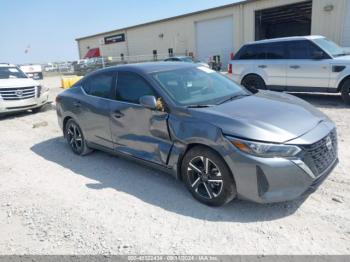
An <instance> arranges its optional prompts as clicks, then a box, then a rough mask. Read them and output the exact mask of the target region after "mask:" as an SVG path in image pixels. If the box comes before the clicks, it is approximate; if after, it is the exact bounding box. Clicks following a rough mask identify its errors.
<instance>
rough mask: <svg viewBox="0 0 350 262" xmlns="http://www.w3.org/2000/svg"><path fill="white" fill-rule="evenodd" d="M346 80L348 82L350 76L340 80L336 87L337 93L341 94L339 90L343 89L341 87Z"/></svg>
mask: <svg viewBox="0 0 350 262" xmlns="http://www.w3.org/2000/svg"><path fill="white" fill-rule="evenodd" d="M347 80H350V75H347V76H345V77H344V78H343V79H342V80H340V82H339V84H338V87H337V91H338V92H341V89H342V88H343V85H344V83H345V82H346V81H347Z"/></svg>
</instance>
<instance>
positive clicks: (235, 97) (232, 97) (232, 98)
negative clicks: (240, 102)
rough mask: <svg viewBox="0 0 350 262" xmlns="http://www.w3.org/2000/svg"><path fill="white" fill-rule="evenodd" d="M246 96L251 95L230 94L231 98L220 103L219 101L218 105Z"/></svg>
mask: <svg viewBox="0 0 350 262" xmlns="http://www.w3.org/2000/svg"><path fill="white" fill-rule="evenodd" d="M245 96H249V95H248V94H239V95H234V96H230V97H229V98H227V99H225V100H223V101H221V102H220V103H218V105H221V104H224V103H226V102H229V101H232V100H234V99H238V98H241V97H245Z"/></svg>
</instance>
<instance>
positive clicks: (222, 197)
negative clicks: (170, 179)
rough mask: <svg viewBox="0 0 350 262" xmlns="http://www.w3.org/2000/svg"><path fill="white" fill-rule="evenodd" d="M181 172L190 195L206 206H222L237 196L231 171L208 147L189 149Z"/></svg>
mask: <svg viewBox="0 0 350 262" xmlns="http://www.w3.org/2000/svg"><path fill="white" fill-rule="evenodd" d="M181 174H182V178H183V181H184V182H185V184H186V187H187V188H188V190H189V191H190V192H191V194H192V196H193V197H194V198H195V199H197V200H198V201H199V202H201V203H203V204H206V205H208V206H222V205H224V204H226V203H228V202H230V201H231V200H233V199H234V198H235V197H236V196H237V190H236V185H235V182H234V179H233V176H232V174H231V171H230V170H229V168H228V166H227V165H226V163H225V162H224V160H223V159H222V158H221V157H220V156H219V155H218V154H217V153H216V152H215V151H213V150H211V149H210V148H207V147H204V146H196V147H194V148H192V149H190V150H189V151H188V152H187V154H186V155H185V157H184V159H183V161H182V166H181Z"/></svg>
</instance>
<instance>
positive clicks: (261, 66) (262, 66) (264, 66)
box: [258, 65, 267, 68]
mask: <svg viewBox="0 0 350 262" xmlns="http://www.w3.org/2000/svg"><path fill="white" fill-rule="evenodd" d="M258 67H259V68H266V67H267V65H259V66H258Z"/></svg>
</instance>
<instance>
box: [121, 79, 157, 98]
mask: <svg viewBox="0 0 350 262" xmlns="http://www.w3.org/2000/svg"><path fill="white" fill-rule="evenodd" d="M146 95H151V96H155V93H154V91H153V89H152V88H151V86H150V85H149V84H148V83H147V82H146V80H144V79H143V78H142V77H141V76H139V75H137V74H135V73H131V72H118V79H117V91H116V99H117V100H119V101H123V102H129V103H134V104H139V99H140V98H141V97H142V96H146Z"/></svg>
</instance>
